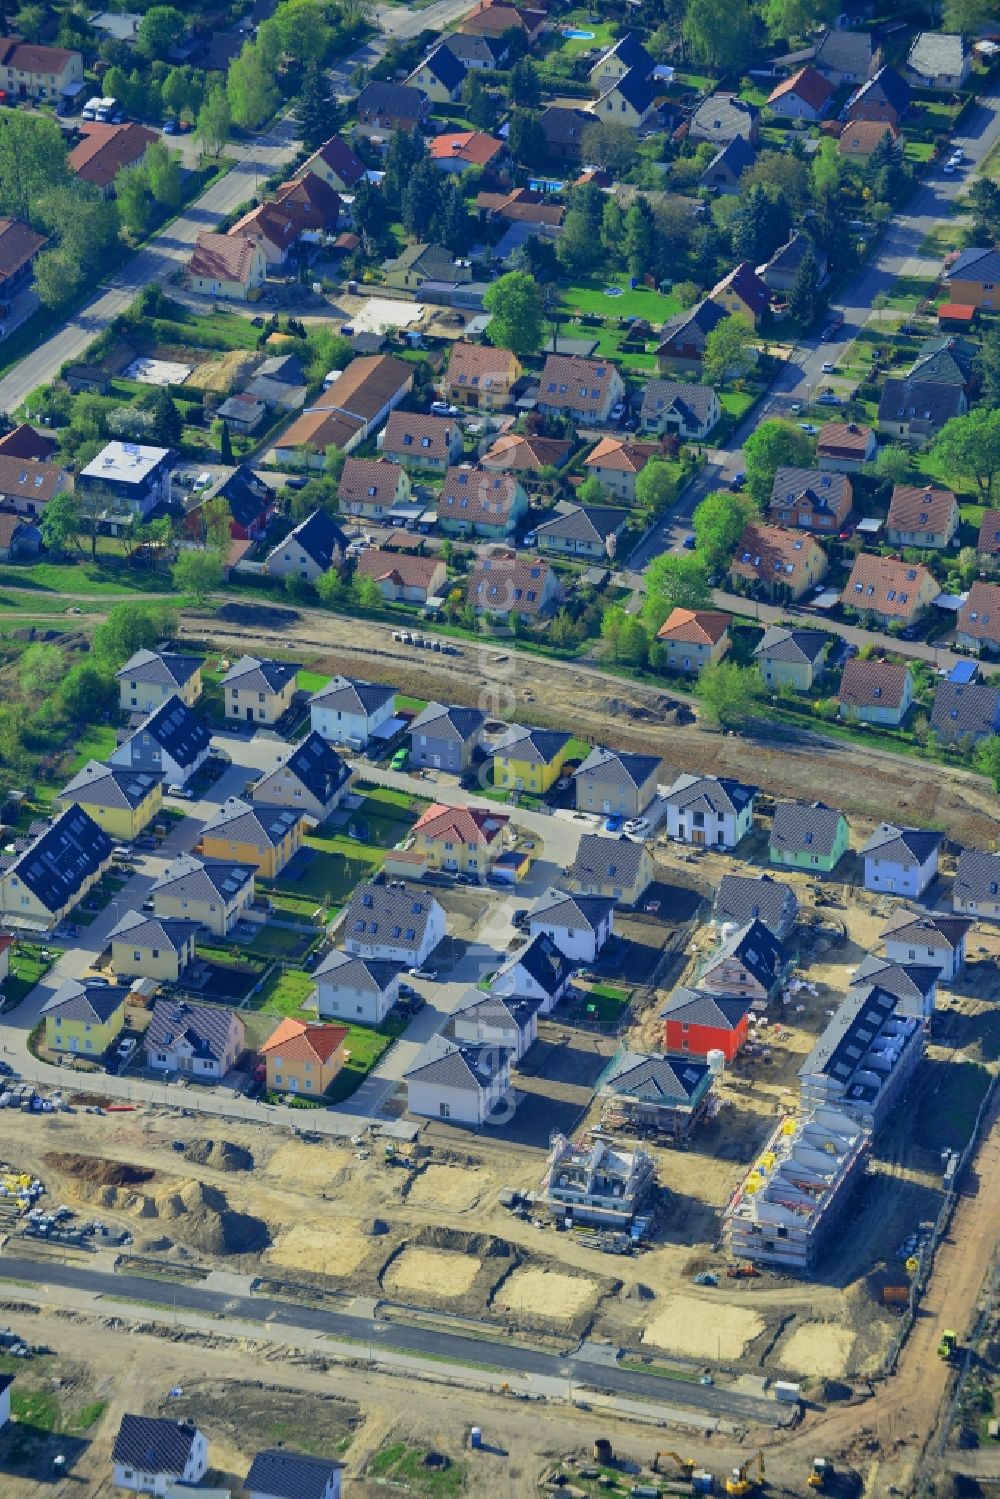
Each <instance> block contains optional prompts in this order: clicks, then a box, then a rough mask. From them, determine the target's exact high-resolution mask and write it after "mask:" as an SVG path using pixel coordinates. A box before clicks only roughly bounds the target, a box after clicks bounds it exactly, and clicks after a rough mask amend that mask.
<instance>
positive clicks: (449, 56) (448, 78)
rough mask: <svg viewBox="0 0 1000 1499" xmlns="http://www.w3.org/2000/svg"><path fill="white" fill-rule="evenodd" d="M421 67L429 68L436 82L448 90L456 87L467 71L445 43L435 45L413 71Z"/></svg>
mask: <svg viewBox="0 0 1000 1499" xmlns="http://www.w3.org/2000/svg"><path fill="white" fill-rule="evenodd" d="M421 68H427V69H429V71H430V72H432V73H433V74H434V77H435V78H436V79H437V80H438V82H439V83H440V84H442V85H443V87H444V88H446V89H448V90H449V91H450V90H451V89H453V88H457V87H458V85H459V84H460V83H461V82H462V80H463V78H464V77H465V75H466V73H467V72H468V69H467V68H466V65H465V63H464V62H462V61H461V60H460V59H459V58H457V57H456V56H455V54H454V52H453V51H452V50H451V48H450V47H449V46H447V45H442V46H439V47H435V48H434V51H433V52H431V53H429V55H428V56H427V57H425V58H424V60H423V62H419V63H417V66H416V67H415V68H414V69H413V72H414V73H416V72H418V71H419V70H420V69H421ZM411 76H412V75H411Z"/></svg>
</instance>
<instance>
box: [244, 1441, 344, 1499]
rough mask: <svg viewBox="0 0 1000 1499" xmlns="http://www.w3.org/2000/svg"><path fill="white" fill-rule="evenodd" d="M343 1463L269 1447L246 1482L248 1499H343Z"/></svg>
mask: <svg viewBox="0 0 1000 1499" xmlns="http://www.w3.org/2000/svg"><path fill="white" fill-rule="evenodd" d="M341 1471H342V1464H341V1463H338V1462H337V1461H336V1459H335V1458H329V1457H312V1456H308V1455H307V1454H305V1453H303V1452H290V1451H289V1450H288V1448H287V1447H269V1448H267V1449H266V1450H265V1451H263V1452H258V1453H257V1455H256V1457H255V1458H254V1460H253V1462H252V1463H251V1464H250V1471H249V1473H248V1474H247V1476H246V1478H244V1480H243V1489H244V1492H245V1493H246V1496H247V1499H340V1474H341Z"/></svg>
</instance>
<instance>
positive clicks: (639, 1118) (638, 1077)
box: [597, 1051, 712, 1140]
mask: <svg viewBox="0 0 1000 1499" xmlns="http://www.w3.org/2000/svg"><path fill="white" fill-rule="evenodd" d="M711 1091H712V1072H711V1069H710V1068H709V1067H708V1066H707V1065H706V1064H705V1063H704V1062H699V1061H696V1060H694V1059H693V1058H691V1057H679V1056H678V1057H671V1056H664V1055H663V1054H662V1053H661V1052H638V1051H621V1052H619V1053H618V1055H617V1056H616V1057H614V1058H613V1059H612V1060H611V1062H610V1063H609V1064H608V1066H607V1067H606V1068H605V1069H604V1071H603V1072H602V1074H601V1076H600V1077H599V1078H598V1081H597V1092H598V1095H599V1097H600V1099H601V1124H602V1125H603V1126H604V1128H605V1129H610V1130H624V1131H626V1132H627V1133H629V1134H633V1135H641V1136H645V1135H652V1136H665V1137H667V1138H669V1139H673V1140H680V1139H683V1138H684V1137H685V1136H686V1135H689V1134H690V1133H691V1130H692V1129H693V1128H694V1126H695V1125H696V1124H697V1123H698V1121H699V1120H701V1119H703V1118H704V1117H705V1115H706V1113H707V1112H708V1105H709V1097H710V1095H711Z"/></svg>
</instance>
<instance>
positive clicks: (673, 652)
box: [656, 606, 732, 676]
mask: <svg viewBox="0 0 1000 1499" xmlns="http://www.w3.org/2000/svg"><path fill="white" fill-rule="evenodd" d="M731 619H732V615H729V614H720V613H719V612H718V611H717V610H715V609H682V608H680V606H678V607H677V608H675V609H672V610H671V611H670V614H669V615H668V616H667V618H666V619H665V620H664V622H663V624H662V625H661V626H660V628H659V630H658V631H657V635H656V638H657V640H658V641H659V642H660V643H661V645H662V646H663V656H662V658H661V659H662V663H663V665H664V666H666V667H667V668H668V669H669V670H670V671H681V672H685V673H686V674H687V675H689V676H698V675H699V673H700V672H702V671H703V670H704V668H705V667H706V666H714V665H715V664H716V662H718V661H721V660H722V658H723V656H724V655H725V654H726V652H727V651H728V649H729V647H730V645H731V644H732V641H731V640H730V637H729V625H730V621H731Z"/></svg>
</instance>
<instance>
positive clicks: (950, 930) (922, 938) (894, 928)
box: [881, 906, 972, 983]
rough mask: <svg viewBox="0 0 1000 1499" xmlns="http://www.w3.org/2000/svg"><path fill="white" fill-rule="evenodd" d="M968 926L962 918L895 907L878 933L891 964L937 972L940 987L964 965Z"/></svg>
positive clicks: (969, 924) (965, 919) (956, 975)
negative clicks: (902, 964) (922, 967)
mask: <svg viewBox="0 0 1000 1499" xmlns="http://www.w3.org/2000/svg"><path fill="white" fill-rule="evenodd" d="M971 926H972V922H971V921H969V920H968V919H967V918H966V917H964V916H929V915H925V914H923V913H917V912H915V911H908V910H907V909H906V907H905V906H898V907H897V908H896V910H895V911H893V913H892V916H891V917H890V918H889V922H888V925H887V926H885V927H883V929H882V933H881V936H882V941H883V942H884V943H885V952H886V957H887V958H889V960H890V961H891V962H893V963H920V964H923V965H925V966H927V967H929V968H937V969H939V970H940V973H941V981H942V983H948V982H949V981H950V980H951V979H953V978H957V977H958V975H959V974H960V973H961V971H962V968H963V967H964V965H965V944H966V939H967V937H968V935H969V928H970V927H971Z"/></svg>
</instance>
